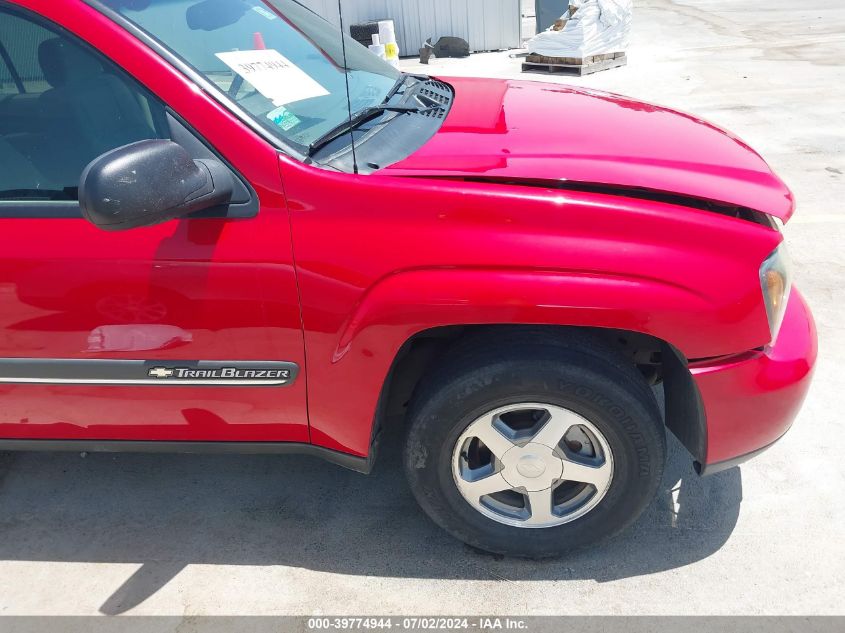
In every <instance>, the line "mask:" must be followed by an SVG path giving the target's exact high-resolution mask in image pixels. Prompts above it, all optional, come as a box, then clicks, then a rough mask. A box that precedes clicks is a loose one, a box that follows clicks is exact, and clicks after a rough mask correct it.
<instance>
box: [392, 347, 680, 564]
mask: <svg viewBox="0 0 845 633" xmlns="http://www.w3.org/2000/svg"><path fill="white" fill-rule="evenodd" d="M501 338H502V337H497V338H496V339H491V338H489V337H487V338H478V339H476V340H471V341H468V342H466V343H464V344H461V345H460V346H459V348H458V349H455V350H454V351H453V352H451V353H449V354H448V355H447V356H446V357H444V358H442V359H441V360H440V361H439V362H437V363H436V365H437V369H436V370H435V371H436V372H437V373H435V374H433V375H430V377H429V378H428V379H426V380H425V381H424V383H423V384H422V385H420V387H419V388H418V389H417V392H416V393H415V395H414V397H413V398H412V400H411V403H410V405H409V426H408V432H407V436H406V443H405V452H404V462H405V472H406V475H407V478H408V481H409V484H410V487H411V490H412V491H413V494H414V496H415V497H416V499H417V501H418V502H419V504H420V506H421V507H422V508H423V510H424V511H425V512H426V514H428V516H429V517H431V519H432V520H434V522H435V523H437V524H438V525H439V526H441V527H442V528H443V529H445V530H446V531H447V532H449V533H450V534H451V535H453V536H454V537H456V538H458V539H460V540H461V541H463V542H465V543H467V544H468V545H470V546H472V547H475V548H478V549H481V550H485V551H488V552H492V553H496V554H504V555H508V556H521V557H529V558H547V557H556V556H562V555H566V554H570V553H572V552H574V551H576V550H578V549H581V548H584V547H587V546H590V545H593V544H595V543H597V542H598V541H601V540H602V539H605V538H608V537H610V536H612V535H615V534H617V533H618V532H620V531H622V530H623V529H624V528H626V527H627V526H628V525H630V524H631V523H632V522H633V521H634V520H636V519H637V517H638V516H639V515H640V514H641V513H642V511H643V510H644V509H645V508H646V506H647V505H648V504H649V502H650V501H651V500H652V499H653V498H654V496H655V494H656V492H657V489H658V486H659V484H660V480H661V477H662V474H663V466H664V462H665V456H666V437H665V430H664V425H663V421H662V418H661V415H660V411H659V409H658V406H657V402H656V400H655V398H654V395H653V393H652V391H651V389H650V387H649V386H648V384H647V383H646V382H645V380H644V378H643V377H642V375H641V374H640V373H639V371H638V370H637V369H636V367H635V366H634V365H633V364H632V363H630V361H628V360H627V359H625V358H624V357H622V356H621V355H619V354H617V353H616V352H615V351H614V350H612V349H610V348H608V347H606V346H604V345H603V344H602V343H601V342H599V341H598V340H596V339H593V338H591V337H589V336H587V335H584V336H581V335H580V334H579V335H578V336H577V337H575V338H573V339H571V340H568V341H561V340H558V339H557V338H550V337H547V336H546V337H544V336H543V335H540V336H537V335H535V334H532V333H530V332H527V333H525V334H524V335H517V336H516V337H514V336H508V340H507V342H506V343H504V344H503V343H502V341H501ZM497 411H498V412H499V413H496V412H497ZM579 416H580V417H579ZM562 417H563V418H565V419H566V420H567V422H566V423H561V422H559V420H560V419H562ZM489 420H493V422H492V423H491V422H489ZM525 420H527V422H526V421H525ZM535 420H538V421H535ZM544 420H545V422H544ZM552 420H555V421H556V422H555V425H556V426H553V425H552V424H551V421H552ZM580 420H584V421H586V424H582V423H581V422H580ZM572 421H574V425H573V426H568V425H570V424H573V422H572ZM487 424H491V425H492V426H493V428H495V429H500V430H501V431H499V432H498V433H499V434H500V435H501V434H502V433H504V434H506V435H507V437H508V438H510V439H509V440H508V441H512V442H513V445H514V446H517V449H514V450H511V447H510V445H507V444H506V445H503V446H502V447H501V449H500V450H499V444H500V439H501V438H499V437H498V436H497V434H495V433H494V434H492V435H490V434H489V429H486V425H487ZM526 425H529V426H528V427H527V429H526V428H523V429H522V430H514V429H519V428H522V427H526ZM531 425H533V426H531ZM538 425H539V426H538ZM546 425H548V429H549V433H550V437H554V436H555V434H554V433H553V431H555V430H557V429H558V428H568V429H569V430H567V431H566V435H564V436H563V440H562V441H561V442H560V443H559V444H555V443H554V441H552V442H547V445H548V446H549V447H551V449H550V452H549V451H546V448H545V445H543V444H540V443H535V442H534V440H535V439H537V441H538V442H539V441H540V440H539V439H538V438H540V437H541V434H540V432H539V431H538V430H537V429H538V428H539V429H543V428H546ZM512 427H513V428H512ZM476 429H478V430H479V433H480V434H483V436H484V437H485V438H489V440H490V442H489V443H490V444H491V445H494V446H496V447H497V450H498V453H494V452H493V450H492V449H490V450H488V449H487V445H486V442H487V441H488V440H486V439H485V440H484V441H482V440H480V439H478V438H476V437H474V434H475V430H476ZM485 429H486V430H485ZM502 429H503V430H502ZM579 433H580V435H578V434H579ZM526 434H529V435H526ZM573 434H575V435H574V436H573ZM582 435H583V436H584V437H583V438H582V437H581V436H582ZM494 436H496V437H494ZM544 436H545V435H544ZM575 436H577V438H579V439H576V440H572V439H571V438H572V437H575ZM479 437H480V435H479ZM467 438H469V439H467ZM584 438H586V439H584ZM590 438H592V439H590ZM459 440H461V441H462V446H461V448H457V447H456V444H457V443H458V441H459ZM579 440H580V441H579ZM529 444H530V446H529ZM531 447H535V448H537V450H536V451H535V450H534V449H531V452H530V454H529V452H527V451H529V449H530V448H531ZM573 450H578V451H580V453H578V452H572V451H573ZM519 451H522V452H521V453H520V452H519ZM543 451H545V452H543ZM541 452H542V454H541ZM584 452H586V457H584V456H583V455H582V454H581V453H584ZM520 455H521V457H519V456H520ZM561 455H564V456H565V457H566V459H565V460H564V461H561V465H560V467H559V468H560V469H562V473H563V475H562V476H561V479H563V480H564V481H562V482H561V479H554V478H555V477H557V472H558V471H556V470H555V469H556V468H558V466H557V461H556V460H558V458H559V457H560V456H561ZM485 456H489V457H487V458H488V459H489V462H490V463H489V464H483V465H482V466H478V467H477V468H475V466H474V465H473V463H472V462H473V460H475V461H476V462H478V463H482V462H484V460H485ZM544 460H545V461H544ZM585 460H586V461H585ZM573 462H575V465H574V466H573ZM581 462H584V463H588V464H589V465H590V466H591V467H592V466H595V469H594V470H590V471H585V472H587V476H586V477H581V479H582V480H586V479H590V480H591V481H592V480H593V479H595V480H596V481H597V482H598V483H580V482H572V481H565V480H566V479H567V477H566V474H567V473H574V474H576V475H577V474H578V472H580V471H576V470H574V469H576V468H577V467H578V464H579V463H581ZM608 464H609V466H608ZM546 466H548V468H546ZM473 468H475V469H473ZM497 469H499V472H498V473H496V472H495V471H496V470H497ZM541 469H545V470H544V471H543V474H542V475H537V474H536V472H538V471H540V470H541ZM476 472H480V473H482V474H483V476H484V477H497V478H499V477H501V478H505V477H507V479H508V485H509V486H510V485H511V484H514V488H515V489H514V490H512V491H511V492H507V491H502V492H496V493H493V494H492V496H484V497H480V498H477V497H478V495H476V494H473V491H475V492H477V490H476V489H474V488H470V493H469V494H467V493H465V492H462V489H463V488H466V487H470V486H472V485H474V483H475V482H476V481H479V480H480V479H482V478H483V477H478V479H476V476H475V474H474V473H476ZM599 472H601V475H594V474H593V473H599ZM465 473H466V474H465ZM525 474H527V475H528V476H530V477H538V479H527V478H525V477H524V475H525ZM570 476H573V475H570ZM520 478H521V479H520ZM548 478H552V482H551V483H550V484H548V483H547V484H543V483H542V482H543V481H545V480H546V479H548ZM485 481H493V480H492V479H489V480H485ZM525 482H527V483H525ZM534 482H539V483H537V484H536V485H534ZM494 483H495V482H494ZM520 483H525V485H524V486H516V484H520ZM485 485H487V484H486V483H485ZM543 485H545V486H546V490H544V491H539V492H538V491H536V490H534V488H541V487H542V486H543ZM459 486H460V487H461V488H459ZM532 486H534V488H532ZM561 490H563V492H561ZM602 490H603V492H602ZM550 491H552V492H550ZM579 491H580V492H579ZM544 494H551V495H552V497H551V502H550V505H551V510H552V511H551V513H548V512H546V511H544V508H543V504H544V503H545V504H546V505H548V504H549V501H548V500H547V501H545V502H543V499H544V498H545V497H543V495H544ZM534 495H539V496H534ZM558 497H562V498H563V499H564V501H562V502H561V504H560V505H557V504H558V501H557V499H558ZM520 498H521V501H520ZM535 499H538V501H537V503H536V504H535ZM582 500H583V501H582ZM476 501H477V502H476ZM520 503H521V504H522V507H521V508H520ZM578 503H582V505H581V506H578V505H577V504H578ZM591 504H592V505H591ZM535 508H536V510H535ZM564 509H565V510H566V511H564ZM585 509H586V510H585ZM579 512H580V514H579ZM529 514H530V517H528V515H529ZM544 516H545V518H544ZM526 517H528V518H526ZM546 525H547V527H544V526H546ZM530 527H536V529H530Z"/></svg>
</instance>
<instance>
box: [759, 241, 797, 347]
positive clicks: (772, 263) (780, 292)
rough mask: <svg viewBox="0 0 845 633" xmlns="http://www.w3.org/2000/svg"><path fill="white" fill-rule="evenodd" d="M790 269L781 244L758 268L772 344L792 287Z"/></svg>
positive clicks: (783, 246)
mask: <svg viewBox="0 0 845 633" xmlns="http://www.w3.org/2000/svg"><path fill="white" fill-rule="evenodd" d="M791 267H792V266H791V262H790V260H789V253H787V251H786V245H785V244H784V243H783V242H781V244H780V246H778V247H777V248H776V249H775V250H774V251H772V254H771V255H769V256H768V257H767V258H766V260H765V261H764V262H763V264H762V265H761V266H760V286H761V288H762V289H763V300H764V301H765V303H766V315H767V316H768V317H769V331H770V332H771V334H772V343H774V342H775V339H776V338H777V336H778V331H779V330H780V325H781V323H783V315H784V313H785V312H786V303H787V301H789V290H790V288H791V287H792V274H791Z"/></svg>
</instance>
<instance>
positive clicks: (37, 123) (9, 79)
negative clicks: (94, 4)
mask: <svg viewBox="0 0 845 633" xmlns="http://www.w3.org/2000/svg"><path fill="white" fill-rule="evenodd" d="M166 129H167V127H166V123H165V114H164V106H163V104H161V102H159V101H158V100H157V99H155V98H154V97H153V96H152V95H150V94H149V93H148V92H147V91H146V90H145V89H144V88H143V87H141V86H140V85H139V84H138V83H137V82H135V81H134V80H133V79H132V78H130V77H129V76H128V75H127V74H126V73H125V72H123V71H122V70H120V69H118V68H117V67H116V66H115V65H114V64H112V63H111V62H109V61H108V60H107V59H106V58H104V57H103V56H102V55H101V54H100V53H98V52H96V51H94V50H93V49H91V48H90V47H88V46H86V45H84V44H83V43H81V42H80V41H79V40H77V39H76V38H74V37H73V36H71V35H69V34H67V33H65V32H64V31H60V30H58V29H57V30H53V29H50V28H47V27H46V26H44V25H42V24H41V23H39V22H36V21H32V20H30V19H28V18H27V17H23V16H22V15H20V14H18V13H15V12H9V11H4V10H0V165H3V169H0V201H9V200H17V201H50V200H76V199H77V191H78V186H79V177H80V175H81V174H82V170H83V169H84V168H85V166H86V165H87V164H88V163H89V162H90V161H92V160H93V159H94V158H96V157H97V156H99V155H100V154H102V153H104V152H107V151H109V150H111V149H114V148H116V147H120V146H122V145H126V144H128V143H133V142H135V141H140V140H143V139H154V138H167V134H166Z"/></svg>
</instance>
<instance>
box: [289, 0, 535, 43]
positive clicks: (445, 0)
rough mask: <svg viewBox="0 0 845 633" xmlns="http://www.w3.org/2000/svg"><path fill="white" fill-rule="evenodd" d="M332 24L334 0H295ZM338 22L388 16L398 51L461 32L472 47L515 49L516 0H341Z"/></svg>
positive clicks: (517, 39)
mask: <svg viewBox="0 0 845 633" xmlns="http://www.w3.org/2000/svg"><path fill="white" fill-rule="evenodd" d="M298 1H299V2H300V3H301V4H304V5H305V6H306V7H308V8H310V9H312V10H313V11H315V12H316V13H318V14H320V15H321V16H323V17H324V18H326V19H327V20H329V21H330V22H332V23H333V24H335V25H338V24H339V22H340V20H339V19H338V17H339V16H338V12H337V0H298ZM341 3H342V6H343V23H344V26H345V27H346V30H347V32H349V25H350V24H354V23H356V22H366V21H368V20H379V19H392V20H393V21H394V22H395V23H396V39H397V41H398V42H399V54H400V55H403V56H404V55H408V56H412V55H416V54H417V53H418V52H419V49H420V48H421V47H422V45H423V42H425V40H426V39H427V38H429V37H431V38H433V41H435V42H436V41H437V38H439V37H442V36H444V35H454V36H457V37H462V38H464V39H465V40H467V41H468V42H469V46H470V49H471V50H473V51H493V50H501V49H507V48H519V47H520V46H521V45H522V42H521V41H520V28H521V19H522V18H521V11H520V4H519V0H341Z"/></svg>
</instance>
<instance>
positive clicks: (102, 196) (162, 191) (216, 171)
mask: <svg viewBox="0 0 845 633" xmlns="http://www.w3.org/2000/svg"><path fill="white" fill-rule="evenodd" d="M233 188H234V183H233V180H232V174H231V172H230V171H229V169H228V168H227V167H226V166H225V165H223V164H222V163H220V162H219V161H216V160H192V159H191V157H190V156H189V155H188V152H186V151H185V149H184V148H183V147H182V146H180V145H177V144H176V143H174V142H173V141H163V140H150V141H138V142H137V143H132V144H130V145H124V146H123V147H118V148H117V149H113V150H111V151H110V152H106V153H105V154H102V155H100V156H98V157H97V158H95V159H94V160H93V161H91V162H90V163H89V164H88V166H87V167H86V168H85V170H84V171H83V172H82V177H81V178H80V181H79V205H80V207H82V214H83V215H84V216H85V218H86V219H87V220H88V221H89V222H91V223H93V224H94V225H96V226H98V227H100V228H101V229H104V230H106V231H123V230H125V229H132V228H135V227H139V226H149V225H152V224H158V223H159V222H164V221H166V220H171V219H173V218H177V217H180V216H184V215H187V214H189V213H192V212H194V211H199V210H201V209H208V208H211V207H216V206H219V205H223V204H227V203H228V202H229V201H230V200H231V199H232V191H233Z"/></svg>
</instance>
